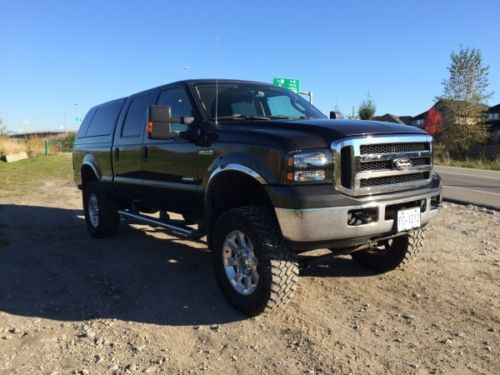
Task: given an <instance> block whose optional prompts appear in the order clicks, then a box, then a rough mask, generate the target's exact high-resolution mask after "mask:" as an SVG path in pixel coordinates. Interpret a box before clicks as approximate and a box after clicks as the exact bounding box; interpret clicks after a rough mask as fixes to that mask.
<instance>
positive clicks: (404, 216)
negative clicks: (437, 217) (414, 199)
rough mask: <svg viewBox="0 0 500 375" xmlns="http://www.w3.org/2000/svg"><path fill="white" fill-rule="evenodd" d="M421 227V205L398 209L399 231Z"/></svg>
mask: <svg viewBox="0 0 500 375" xmlns="http://www.w3.org/2000/svg"><path fill="white" fill-rule="evenodd" d="M418 227H420V207H415V208H408V209H405V210H399V211H398V232H401V231H405V230H410V229H413V228H418Z"/></svg>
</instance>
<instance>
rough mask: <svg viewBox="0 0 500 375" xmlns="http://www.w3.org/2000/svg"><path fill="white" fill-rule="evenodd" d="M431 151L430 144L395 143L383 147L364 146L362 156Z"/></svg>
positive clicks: (361, 148) (361, 150)
mask: <svg viewBox="0 0 500 375" xmlns="http://www.w3.org/2000/svg"><path fill="white" fill-rule="evenodd" d="M425 150H429V144H428V143H393V144H382V145H362V146H361V147H360V152H361V155H366V154H393V153H395V152H409V151H425Z"/></svg>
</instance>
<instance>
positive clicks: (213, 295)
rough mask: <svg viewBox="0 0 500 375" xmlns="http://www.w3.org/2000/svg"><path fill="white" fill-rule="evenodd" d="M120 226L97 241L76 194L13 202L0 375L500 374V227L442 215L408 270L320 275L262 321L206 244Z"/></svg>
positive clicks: (450, 209) (47, 189)
mask: <svg viewBox="0 0 500 375" xmlns="http://www.w3.org/2000/svg"><path fill="white" fill-rule="evenodd" d="M122 224H123V225H122V228H121V231H120V234H119V235H118V236H117V237H115V238H113V239H106V240H95V239H93V238H91V237H90V236H89V235H88V234H87V232H86V228H85V225H84V222H83V220H82V211H81V200H80V195H79V191H77V190H76V189H75V188H74V185H73V184H71V183H70V182H66V181H52V182H50V183H46V184H44V185H43V186H41V187H40V188H39V189H36V190H35V191H33V192H32V193H30V194H25V195H23V196H22V197H18V198H12V197H6V196H4V198H2V195H1V192H0V374H31V373H37V374H38V373H40V374H71V373H74V374H136V373H146V374H155V373H169V374H170V373H174V374H175V373H242V374H247V373H278V374H303V373H311V374H332V373H336V374H349V373H353V374H363V373H367V374H368V373H369V374H387V373H392V374H441V373H453V374H467V373H470V374H494V373H498V370H499V369H500V360H499V358H500V357H499V353H498V350H499V329H500V316H499V313H500V308H499V301H500V300H499V294H500V288H499V271H500V258H499V247H500V245H499V244H500V213H499V212H495V211H490V210H485V209H480V208H477V207H473V206H469V207H468V206H460V205H454V204H444V205H443V208H442V209H441V212H440V213H439V216H438V218H437V219H436V220H434V222H433V223H432V224H431V225H430V226H429V227H428V231H427V242H426V247H425V250H424V251H423V252H422V254H421V256H420V257H419V258H418V259H417V260H416V261H415V262H414V263H413V264H412V265H411V266H410V267H409V268H408V269H407V270H405V271H398V272H391V273H388V274H384V275H376V274H373V273H371V272H369V271H366V270H365V269H363V268H361V267H360V266H358V265H357V264H356V263H354V262H353V261H352V260H351V259H350V257H342V258H337V259H331V260H326V261H321V262H318V263H316V264H313V265H311V266H310V267H309V268H307V269H305V270H303V272H302V275H301V277H300V288H299V291H298V294H297V295H296V297H295V299H294V300H293V302H291V303H290V304H289V305H287V307H286V308H284V309H282V310H280V311H278V312H276V313H274V314H272V315H264V316H259V317H257V318H253V319H247V318H245V317H244V316H242V315H241V314H239V313H237V312H235V311H234V310H233V309H232V308H231V307H229V306H228V305H227V304H226V302H225V300H224V299H223V297H222V295H221V293H220V292H219V290H218V288H217V286H216V284H215V280H214V277H213V274H212V270H211V265H210V253H209V251H208V250H207V248H206V247H205V245H204V244H202V243H191V242H187V241H180V240H175V239H172V238H171V237H169V236H167V235H166V234H164V233H163V232H161V231H159V230H155V229H154V228H151V227H147V226H140V225H126V224H125V223H122Z"/></svg>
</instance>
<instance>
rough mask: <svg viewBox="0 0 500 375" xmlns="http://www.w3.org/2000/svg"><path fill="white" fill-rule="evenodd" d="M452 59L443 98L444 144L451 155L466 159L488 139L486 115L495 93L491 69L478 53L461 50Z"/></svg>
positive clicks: (445, 81)
mask: <svg viewBox="0 0 500 375" xmlns="http://www.w3.org/2000/svg"><path fill="white" fill-rule="evenodd" d="M450 57H451V64H450V66H449V67H448V71H449V72H450V77H449V78H448V79H445V80H443V82H442V85H443V95H442V96H441V97H440V98H439V99H441V100H442V115H443V121H442V126H443V134H442V140H443V143H444V144H445V146H446V148H447V149H448V151H449V152H451V153H458V154H459V155H462V154H463V153H465V152H467V151H468V150H469V148H470V147H471V146H472V145H475V144H482V143H484V142H485V141H486V140H487V139H488V132H487V128H486V121H485V117H486V116H485V114H486V110H487V108H488V107H487V101H488V99H489V98H490V97H491V96H492V95H493V92H490V91H489V90H488V87H489V83H488V71H489V67H488V66H484V65H483V61H482V57H481V52H480V51H479V50H478V49H475V48H472V49H469V48H466V49H464V48H461V49H460V51H459V52H458V53H455V52H452V53H451V55H450Z"/></svg>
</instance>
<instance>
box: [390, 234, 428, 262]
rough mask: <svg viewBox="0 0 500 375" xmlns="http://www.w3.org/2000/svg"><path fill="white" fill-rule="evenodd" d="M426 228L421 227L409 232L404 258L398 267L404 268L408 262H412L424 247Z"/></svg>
mask: <svg viewBox="0 0 500 375" xmlns="http://www.w3.org/2000/svg"><path fill="white" fill-rule="evenodd" d="M424 240H425V229H423V228H420V229H416V230H412V231H411V232H409V233H408V245H407V247H406V251H405V252H404V256H403V259H402V260H401V262H400V263H399V264H398V265H397V267H396V269H399V270H402V269H404V268H405V267H406V266H407V265H408V263H410V262H412V261H413V260H414V259H415V258H416V257H417V256H418V254H419V253H420V251H421V250H422V248H423V247H424Z"/></svg>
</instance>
